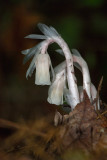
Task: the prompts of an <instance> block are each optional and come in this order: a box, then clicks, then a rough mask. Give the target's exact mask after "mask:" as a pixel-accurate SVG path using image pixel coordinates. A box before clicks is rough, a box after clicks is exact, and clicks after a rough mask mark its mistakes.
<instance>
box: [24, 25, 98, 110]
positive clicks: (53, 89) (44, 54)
mask: <svg viewBox="0 0 107 160" xmlns="http://www.w3.org/2000/svg"><path fill="white" fill-rule="evenodd" d="M38 28H39V29H40V31H41V32H42V33H43V35H38V34H31V35H28V36H26V37H25V38H30V39H41V40H43V41H42V42H41V43H39V44H38V45H36V46H34V47H33V48H30V49H27V50H24V51H22V54H24V55H25V57H24V61H23V62H24V64H25V63H26V62H27V61H28V60H30V59H31V58H32V57H33V59H32V61H31V63H30V65H29V68H28V70H27V72H26V78H28V76H30V77H31V75H32V73H33V71H34V70H35V69H36V72H35V84H36V85H49V90H48V98H47V101H48V102H49V103H50V104H55V105H62V104H63V103H64V101H66V103H67V104H68V105H69V106H70V112H72V111H73V110H74V109H75V107H76V105H77V104H79V103H80V102H83V101H84V91H86V94H87V95H88V98H89V100H90V102H93V101H94V99H96V97H97V90H96V88H95V86H94V85H93V84H92V82H91V78H90V73H89V69H88V65H87V63H86V61H85V60H84V59H83V58H82V56H81V55H80V53H79V52H78V50H76V49H72V50H71V51H70V49H69V47H68V45H67V43H66V42H65V41H64V40H63V38H62V37H61V35H60V34H59V33H58V32H57V31H56V30H55V28H53V27H48V26H47V25H45V24H41V23H39V24H38ZM54 42H55V43H57V44H58V45H59V47H60V48H61V49H58V50H56V52H58V53H59V54H61V55H62V56H65V61H64V62H62V63H61V64H59V65H58V66H56V67H55V68H54V69H53V67H52V62H51V59H50V56H49V54H48V51H47V50H48V47H49V45H50V44H52V43H54ZM74 67H76V68H78V69H79V70H80V71H81V73H82V76H83V85H82V86H78V85H77V78H76V76H75V71H74ZM50 72H51V75H52V76H50ZM94 109H95V110H100V103H99V98H98V100H97V103H95V104H94Z"/></svg>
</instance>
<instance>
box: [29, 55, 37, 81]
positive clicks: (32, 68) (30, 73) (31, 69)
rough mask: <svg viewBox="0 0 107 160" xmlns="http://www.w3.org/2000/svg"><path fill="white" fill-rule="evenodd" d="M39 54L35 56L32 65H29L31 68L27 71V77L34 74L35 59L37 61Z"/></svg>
mask: <svg viewBox="0 0 107 160" xmlns="http://www.w3.org/2000/svg"><path fill="white" fill-rule="evenodd" d="M37 55H38V53H37V54H36V55H35V56H34V57H33V59H32V61H31V63H30V65H29V68H28V70H27V72H26V78H28V76H31V75H32V71H33V70H34V67H35V66H34V65H35V61H36V56H37Z"/></svg>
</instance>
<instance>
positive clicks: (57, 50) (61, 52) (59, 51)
mask: <svg viewBox="0 0 107 160" xmlns="http://www.w3.org/2000/svg"><path fill="white" fill-rule="evenodd" d="M55 51H56V52H57V53H59V54H61V55H62V56H64V52H63V51H62V49H56V50H55Z"/></svg>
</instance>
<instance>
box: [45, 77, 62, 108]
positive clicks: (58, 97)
mask: <svg viewBox="0 0 107 160" xmlns="http://www.w3.org/2000/svg"><path fill="white" fill-rule="evenodd" d="M64 85H65V75H64V74H62V75H58V76H56V79H55V81H54V82H53V83H52V85H51V86H50V88H49V91H48V99H47V101H48V102H49V103H51V104H56V105H60V104H63V90H64Z"/></svg>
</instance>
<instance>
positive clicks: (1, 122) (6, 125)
mask: <svg viewBox="0 0 107 160" xmlns="http://www.w3.org/2000/svg"><path fill="white" fill-rule="evenodd" d="M0 128H10V129H12V128H13V129H16V130H26V131H30V132H31V133H33V134H36V135H39V136H42V137H46V134H45V133H42V132H40V131H35V130H32V129H30V128H29V127H27V126H24V127H23V126H22V125H19V124H17V123H15V122H11V121H8V120H4V119H0Z"/></svg>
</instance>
